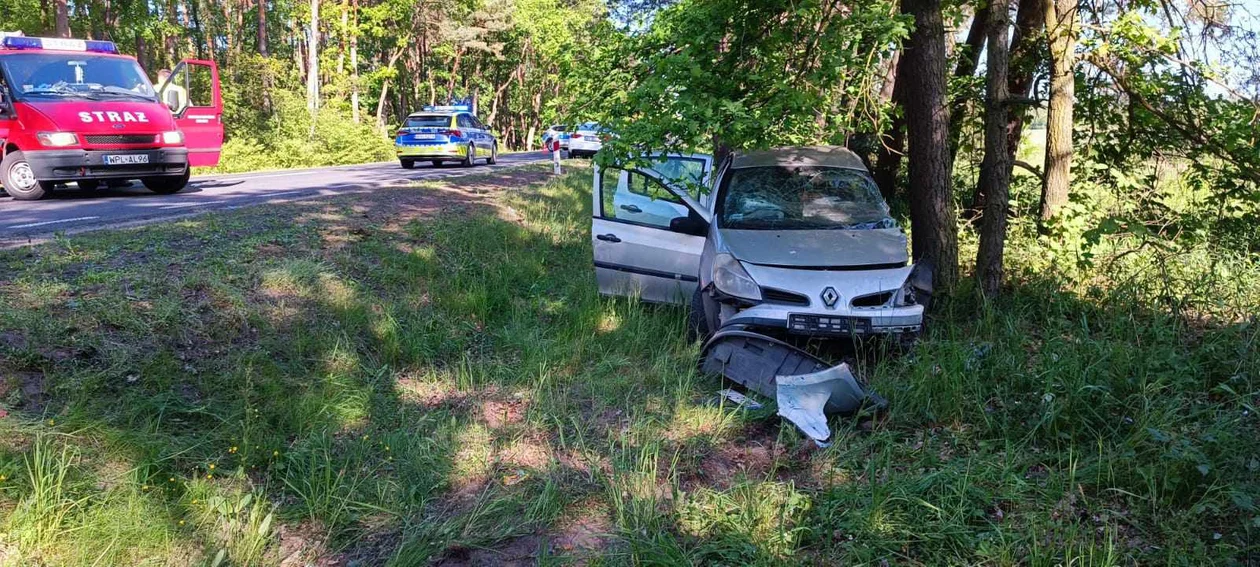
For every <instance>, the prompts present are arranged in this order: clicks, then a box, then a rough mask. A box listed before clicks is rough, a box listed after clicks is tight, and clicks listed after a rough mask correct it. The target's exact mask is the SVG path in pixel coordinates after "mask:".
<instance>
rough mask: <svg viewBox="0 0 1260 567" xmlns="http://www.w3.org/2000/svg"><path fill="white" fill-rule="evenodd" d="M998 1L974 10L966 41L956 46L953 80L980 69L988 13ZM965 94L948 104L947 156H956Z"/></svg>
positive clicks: (965, 99)
mask: <svg viewBox="0 0 1260 567" xmlns="http://www.w3.org/2000/svg"><path fill="white" fill-rule="evenodd" d="M995 1H1000V0H991V1H990V2H986V3H985V4H984V5H983V6H981V7H980V8H979V9H977V10H976V14H975V16H974V17H972V19H971V28H970V29H968V30H967V39H966V41H964V42H963V44H962V45H960V46H958V64H957V65H955V66H954V78H957V79H965V78H968V77H971V76H972V75H975V74H976V69H977V68H979V67H980V51H981V49H983V48H984V38H985V36H986V35H988V33H987V30H988V27H989V22H990V21H991V20H992V18H991V17H990V16H989V13H990V12H991V11H992V10H990V9H989V6H990V4H991V2H995ZM967 98H968V97H967V92H966V91H964V92H960V93H958V94H957V95H955V96H954V99H953V100H952V101H950V104H949V117H950V121H949V155H950V156H954V155H957V154H958V143H959V139H960V138H961V137H962V123H963V119H964V118H966V116H967Z"/></svg>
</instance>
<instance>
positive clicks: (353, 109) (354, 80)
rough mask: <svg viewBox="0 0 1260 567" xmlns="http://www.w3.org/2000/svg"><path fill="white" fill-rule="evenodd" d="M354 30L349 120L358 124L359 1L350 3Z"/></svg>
mask: <svg viewBox="0 0 1260 567" xmlns="http://www.w3.org/2000/svg"><path fill="white" fill-rule="evenodd" d="M351 9H353V10H354V28H352V31H351V32H350V119H351V120H353V121H354V123H355V124H358V123H359V120H360V119H359V0H353V2H351Z"/></svg>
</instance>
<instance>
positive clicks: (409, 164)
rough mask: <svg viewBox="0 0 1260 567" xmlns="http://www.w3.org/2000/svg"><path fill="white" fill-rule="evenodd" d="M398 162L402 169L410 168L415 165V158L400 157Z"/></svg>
mask: <svg viewBox="0 0 1260 567" xmlns="http://www.w3.org/2000/svg"><path fill="white" fill-rule="evenodd" d="M398 163H399V164H400V165H402V168H403V169H412V168H414V167H415V166H416V160H414V159H400V160H398Z"/></svg>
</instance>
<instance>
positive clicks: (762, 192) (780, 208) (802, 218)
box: [719, 166, 896, 230]
mask: <svg viewBox="0 0 1260 567" xmlns="http://www.w3.org/2000/svg"><path fill="white" fill-rule="evenodd" d="M723 185H724V186H725V187H724V191H725V193H724V194H723V196H722V203H721V212H720V215H719V217H720V218H719V221H720V226H723V227H726V228H739V229H750V230H793V229H796V230H800V229H850V230H863V229H878V228H894V227H896V222H895V221H893V220H892V219H891V218H889V216H888V205H887V204H885V203H884V199H883V197H882V196H881V195H880V193H879V188H878V187H876V186H875V182H874V181H873V180H871V177H870V175H868V174H867V173H866V172H862V171H857V170H853V169H846V168H838V167H806V166H764V167H747V168H740V169H735V170H733V171H732V172H731V173H730V175H728V176H727V177H726V180H725V181H723Z"/></svg>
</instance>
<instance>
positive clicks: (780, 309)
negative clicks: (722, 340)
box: [592, 147, 931, 337]
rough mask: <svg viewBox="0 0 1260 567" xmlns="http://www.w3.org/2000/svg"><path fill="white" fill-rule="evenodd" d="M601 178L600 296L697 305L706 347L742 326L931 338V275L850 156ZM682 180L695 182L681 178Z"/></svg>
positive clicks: (669, 163) (836, 151)
mask: <svg viewBox="0 0 1260 567" xmlns="http://www.w3.org/2000/svg"><path fill="white" fill-rule="evenodd" d="M652 159H653V161H651V162H650V163H649V164H648V165H646V166H642V167H636V168H628V169H616V168H602V169H601V168H596V170H595V186H594V209H593V213H594V215H593V216H594V219H593V221H592V238H593V240H592V243H593V247H594V255H595V273H596V278H597V280H598V282H599V287H600V291H601V292H602V293H604V294H609V295H627V296H638V297H640V298H642V299H643V300H646V301H653V302H672V303H684V302H685V303H690V305H691V307H692V321H691V322H692V328H693V329H694V330H696V331H697V332H698V333H699V334H700V335H702V336H708V335H710V334H711V333H713V332H716V331H718V330H720V329H722V328H725V327H729V326H732V325H739V326H742V327H743V328H746V329H749V330H755V331H757V332H780V333H786V334H795V335H809V336H823V337H826V336H837V337H838V336H862V335H880V334H895V335H901V336H906V337H910V336H913V335H914V334H915V333H917V332H918V331H920V329H921V328H922V325H923V314H924V308H925V303H926V301H927V299H928V298H929V296H930V293H931V280H930V278H931V276H930V273H931V270H930V269H920V268H923V267H924V266H925V265H920V266H912V265H910V263H909V255H908V253H907V241H906V234H905V232H904V231H903V230H902V229H901V228H900V227H899V226H897V223H896V222H895V221H894V220H893V219H891V218H890V217H889V211H888V205H887V203H885V202H884V200H883V198H882V196H881V195H880V192H879V190H878V188H877V187H876V185H875V183H874V181H873V180H872V179H871V176H870V174H869V173H868V172H867V170H866V167H865V166H864V165H863V163H862V161H861V160H860V159H859V158H858V157H857V156H856V155H855V154H854V153H853V152H851V151H849V150H847V149H845V148H841V147H798V148H779V149H772V150H764V151H753V152H746V153H737V154H735V155H733V156H732V157H730V158H728V159H727V160H725V161H724V162H723V163H722V164H720V165H719V166H718V169H717V172H716V174H713V173H712V172H711V169H712V160H711V159H709V157H708V156H696V155H690V156H682V155H678V156H673V155H669V156H655V157H654V158H652ZM680 171H682V172H687V176H681V177H680V176H679V175H678V173H679V172H680Z"/></svg>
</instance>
